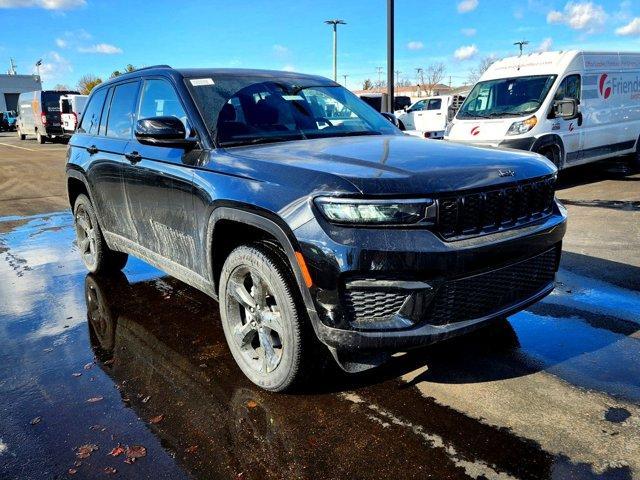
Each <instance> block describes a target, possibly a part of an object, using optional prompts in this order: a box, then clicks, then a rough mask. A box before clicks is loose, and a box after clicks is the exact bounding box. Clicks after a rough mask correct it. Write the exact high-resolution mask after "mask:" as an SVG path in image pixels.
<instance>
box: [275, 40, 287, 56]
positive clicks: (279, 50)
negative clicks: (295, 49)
mask: <svg viewBox="0 0 640 480" xmlns="http://www.w3.org/2000/svg"><path fill="white" fill-rule="evenodd" d="M273 53H275V54H276V56H278V57H284V56H286V55H289V49H288V48H287V47H285V46H284V45H280V44H277V43H276V44H275V45H274V46H273Z"/></svg>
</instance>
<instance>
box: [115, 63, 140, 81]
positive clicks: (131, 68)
mask: <svg viewBox="0 0 640 480" xmlns="http://www.w3.org/2000/svg"><path fill="white" fill-rule="evenodd" d="M136 70H137V68H136V67H134V66H133V65H131V64H130V63H129V64H127V66H126V67H124V72H121V71H120V70H114V71H113V73H112V74H111V76H110V77H109V78H116V77H119V76H120V75H122V74H123V73H130V72H135V71H136Z"/></svg>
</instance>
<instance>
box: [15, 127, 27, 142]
mask: <svg viewBox="0 0 640 480" xmlns="http://www.w3.org/2000/svg"><path fill="white" fill-rule="evenodd" d="M17 132H18V139H19V140H24V139H26V138H27V136H26V135H25V134H24V133H22V132H21V131H20V129H19V128H18V129H17Z"/></svg>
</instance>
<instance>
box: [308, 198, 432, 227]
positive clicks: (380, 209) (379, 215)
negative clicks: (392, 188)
mask: <svg viewBox="0 0 640 480" xmlns="http://www.w3.org/2000/svg"><path fill="white" fill-rule="evenodd" d="M315 203H316V205H317V207H318V208H319V209H320V211H321V212H322V214H323V215H324V216H325V217H326V218H327V220H329V221H330V222H335V223H350V224H355V225H433V224H434V223H435V221H436V215H437V208H436V202H435V201H433V200H431V199H427V198H421V199H411V200H361V199H353V198H334V197H318V198H316V199H315Z"/></svg>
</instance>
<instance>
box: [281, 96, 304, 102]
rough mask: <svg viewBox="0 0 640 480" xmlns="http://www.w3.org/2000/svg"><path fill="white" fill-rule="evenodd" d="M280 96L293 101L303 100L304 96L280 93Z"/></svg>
mask: <svg viewBox="0 0 640 480" xmlns="http://www.w3.org/2000/svg"><path fill="white" fill-rule="evenodd" d="M282 98H284V99H285V100H290V101H294V100H300V101H302V100H304V98H302V97H301V96H300V95H282Z"/></svg>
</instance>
